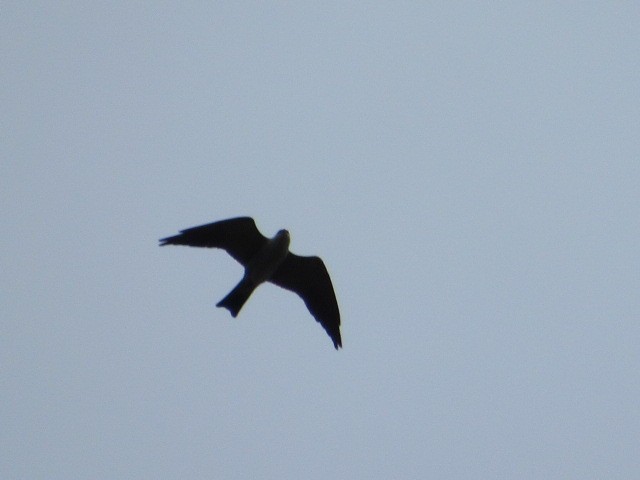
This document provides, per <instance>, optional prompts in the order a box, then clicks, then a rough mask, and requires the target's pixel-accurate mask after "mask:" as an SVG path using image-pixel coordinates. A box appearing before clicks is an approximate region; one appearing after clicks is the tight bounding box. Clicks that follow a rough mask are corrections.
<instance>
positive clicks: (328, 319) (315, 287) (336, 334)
mask: <svg viewBox="0 0 640 480" xmlns="http://www.w3.org/2000/svg"><path fill="white" fill-rule="evenodd" d="M269 281H270V282H271V283H275V284H276V285H278V286H279V287H282V288H286V289H287V290H291V291H292V292H295V293H297V294H298V295H299V296H300V297H301V298H302V299H303V300H304V303H305V304H306V305H307V308H308V309H309V311H310V312H311V315H313V316H314V318H315V319H316V321H317V322H318V323H320V325H322V327H323V328H324V329H325V330H326V331H327V333H328V334H329V336H330V337H331V340H333V345H334V346H335V347H336V350H337V349H338V348H339V347H341V346H342V338H341V337H340V311H339V310H338V302H337V300H336V294H335V292H334V291H333V285H332V284H331V277H329V272H328V271H327V267H325V265H324V263H323V261H322V260H321V259H320V258H319V257H301V256H299V255H294V254H293V253H291V252H289V254H288V255H287V257H286V258H285V260H284V262H282V264H281V265H280V267H278V270H276V272H275V273H274V274H273V276H272V277H271V278H270V279H269Z"/></svg>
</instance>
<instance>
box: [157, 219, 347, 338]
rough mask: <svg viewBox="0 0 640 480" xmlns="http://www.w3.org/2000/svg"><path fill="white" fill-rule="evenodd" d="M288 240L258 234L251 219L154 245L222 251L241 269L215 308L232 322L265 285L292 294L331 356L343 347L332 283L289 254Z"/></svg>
mask: <svg viewBox="0 0 640 480" xmlns="http://www.w3.org/2000/svg"><path fill="white" fill-rule="evenodd" d="M290 241H291V237H290V235H289V232H288V231H287V230H284V229H282V230H279V231H278V233H276V234H275V236H274V237H273V238H267V237H265V236H264V235H262V234H261V233H260V231H259V230H258V227H257V226H256V222H255V221H254V220H253V218H251V217H237V218H230V219H227V220H220V221H217V222H213V223H207V224H205V225H200V226H197V227H191V228H187V229H185V230H181V231H180V233H179V234H178V235H174V236H172V237H166V238H162V239H160V240H159V242H160V246H161V247H162V246H165V245H186V246H190V247H205V248H221V249H223V250H226V252H227V253H228V254H229V255H231V257H233V258H234V259H235V260H236V261H238V262H239V263H240V264H241V265H242V266H243V267H244V276H243V277H242V279H241V280H240V282H239V283H238V284H237V285H236V286H235V288H234V289H233V290H231V292H229V294H228V295H227V296H226V297H224V298H223V299H222V300H220V302H218V303H217V305H216V306H217V307H223V308H226V309H227V310H229V312H231V315H232V316H233V317H234V318H235V317H237V316H238V313H239V312H240V309H241V308H242V306H243V305H244V304H245V302H246V301H247V300H248V299H249V297H250V296H251V294H252V293H253V291H254V290H255V289H256V288H257V287H258V286H259V285H260V284H262V283H264V282H270V283H273V284H275V285H277V286H279V287H282V288H284V289H286V290H290V291H292V292H294V293H296V294H297V295H298V296H300V297H301V298H302V300H304V303H305V305H306V306H307V309H308V310H309V312H310V313H311V315H313V317H314V318H315V320H316V321H317V322H318V323H320V325H322V327H323V328H324V329H325V331H326V332H327V334H328V335H329V337H330V338H331V340H332V341H333V346H334V347H335V349H336V350H338V349H339V348H341V347H342V337H341V335H340V310H339V309H338V301H337V299H336V295H335V292H334V290H333V284H332V283H331V277H330V276H329V272H328V271H327V267H326V266H325V264H324V262H323V261H322V259H321V258H320V257H317V256H311V257H305V256H300V255H296V254H294V253H292V252H290V251H289V244H290Z"/></svg>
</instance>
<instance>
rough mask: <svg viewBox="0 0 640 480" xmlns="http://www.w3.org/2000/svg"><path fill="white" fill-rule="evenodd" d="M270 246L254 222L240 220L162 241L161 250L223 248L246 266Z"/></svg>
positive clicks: (232, 219)
mask: <svg viewBox="0 0 640 480" xmlns="http://www.w3.org/2000/svg"><path fill="white" fill-rule="evenodd" d="M266 242H267V238H266V237H265V236H263V235H262V234H261V233H260V231H259V230H258V227H256V222H254V221H253V218H250V217H239V218H231V219H229V220H221V221H219V222H214V223H208V224H207V225H200V226H199V227H192V228H187V229H186V230H182V231H181V232H180V233H179V234H178V235H175V236H173V237H167V238H162V239H160V246H163V245H188V246H190V247H207V248H222V249H224V250H226V251H227V253H228V254H229V255H231V256H232V257H233V258H235V259H236V260H237V261H238V262H240V263H241V264H242V265H243V266H246V264H247V263H249V260H251V258H252V257H253V256H254V255H255V254H256V252H258V250H260V248H261V247H262V246H263V245H264V244H265V243H266Z"/></svg>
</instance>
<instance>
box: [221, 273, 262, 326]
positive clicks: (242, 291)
mask: <svg viewBox="0 0 640 480" xmlns="http://www.w3.org/2000/svg"><path fill="white" fill-rule="evenodd" d="M256 287H257V285H255V284H254V283H253V282H252V281H251V280H249V279H247V278H243V279H242V280H240V283H238V285H236V286H235V288H234V289H233V290H231V291H230V292H229V295H227V296H226V297H224V298H223V299H222V300H220V301H219V302H218V304H217V305H216V307H224V308H226V309H227V310H229V311H230V312H231V315H232V316H233V317H237V316H238V312H239V311H240V309H241V308H242V306H243V305H244V303H245V302H246V301H247V300H249V297H250V296H251V294H252V293H253V291H254V290H255V289H256Z"/></svg>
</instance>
